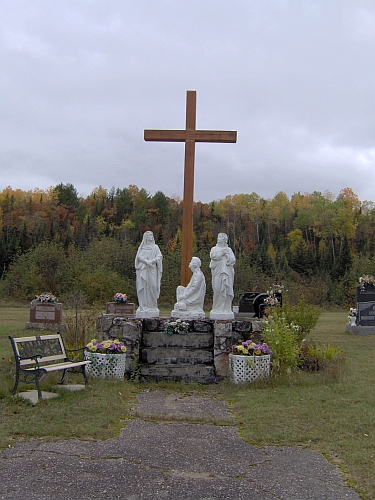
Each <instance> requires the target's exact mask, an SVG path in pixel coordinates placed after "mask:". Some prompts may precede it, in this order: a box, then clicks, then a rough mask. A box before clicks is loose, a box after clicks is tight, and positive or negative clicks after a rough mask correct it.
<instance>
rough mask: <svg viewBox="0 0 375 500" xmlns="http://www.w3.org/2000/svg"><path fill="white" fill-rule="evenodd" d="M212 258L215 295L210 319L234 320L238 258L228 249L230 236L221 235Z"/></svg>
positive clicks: (211, 265) (211, 254) (213, 249)
mask: <svg viewBox="0 0 375 500" xmlns="http://www.w3.org/2000/svg"><path fill="white" fill-rule="evenodd" d="M210 257H211V262H210V268H211V272H212V289H213V293H214V298H213V305H212V311H211V312H210V319H234V314H233V311H232V301H233V297H234V293H233V283H234V264H235V263H236V258H235V256H234V254H233V252H232V249H231V248H229V247H228V236H227V235H226V234H225V233H219V235H218V237H217V244H216V246H214V247H213V248H212V249H211V252H210Z"/></svg>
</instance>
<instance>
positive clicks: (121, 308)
mask: <svg viewBox="0 0 375 500" xmlns="http://www.w3.org/2000/svg"><path fill="white" fill-rule="evenodd" d="M106 313H107V314H116V315H118V316H132V315H133V314H134V304H132V303H130V302H128V296H127V295H126V293H120V292H117V293H115V294H114V296H113V301H112V302H107V304H106Z"/></svg>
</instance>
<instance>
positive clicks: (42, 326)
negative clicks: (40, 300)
mask: <svg viewBox="0 0 375 500" xmlns="http://www.w3.org/2000/svg"><path fill="white" fill-rule="evenodd" d="M25 328H26V330H30V329H35V330H53V331H58V332H61V331H62V330H64V329H65V325H64V324H56V323H31V322H27V323H25Z"/></svg>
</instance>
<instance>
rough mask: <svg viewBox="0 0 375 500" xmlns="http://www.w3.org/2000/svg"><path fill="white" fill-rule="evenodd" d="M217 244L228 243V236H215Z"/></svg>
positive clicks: (223, 234) (222, 234)
mask: <svg viewBox="0 0 375 500" xmlns="http://www.w3.org/2000/svg"><path fill="white" fill-rule="evenodd" d="M217 242H218V243H228V236H227V235H226V234H225V233H219V234H218V235H217Z"/></svg>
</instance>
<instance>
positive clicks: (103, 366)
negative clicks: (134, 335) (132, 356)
mask: <svg viewBox="0 0 375 500" xmlns="http://www.w3.org/2000/svg"><path fill="white" fill-rule="evenodd" d="M85 359H88V360H89V361H91V363H90V364H89V365H87V366H86V372H87V374H88V375H91V376H92V377H97V378H119V379H123V378H124V374H125V360H126V353H124V354H100V353H97V352H90V351H85Z"/></svg>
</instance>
